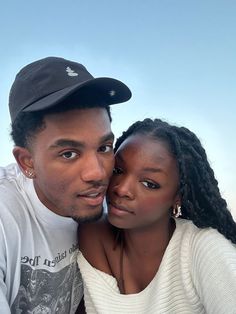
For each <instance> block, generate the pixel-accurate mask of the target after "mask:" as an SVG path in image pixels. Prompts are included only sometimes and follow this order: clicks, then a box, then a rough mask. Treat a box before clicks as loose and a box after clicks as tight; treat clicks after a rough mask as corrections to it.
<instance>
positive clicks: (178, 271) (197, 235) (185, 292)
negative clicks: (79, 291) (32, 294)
mask: <svg viewBox="0 0 236 314" xmlns="http://www.w3.org/2000/svg"><path fill="white" fill-rule="evenodd" d="M78 263H79V267H80V270H81V273H82V277H83V280H84V299H85V305H86V311H87V313H89V314H91V313H100V314H113V313H119V314H131V313H133V314H139V313H140V314H141V313H145V314H147V313H150V314H151V313H158V314H164V313H168V314H175V313H176V314H187V313H188V314H195V313H196V314H203V313H207V314H236V246H235V245H233V244H232V243H231V242H230V241H228V240H227V239H225V238H224V237H223V236H222V235H221V234H219V233H218V232H217V231H216V230H213V229H211V228H208V229H198V228H197V227H196V226H195V225H193V223H192V222H190V221H187V220H182V219H178V220H176V229H175V232H174V234H173V236H172V238H171V240H170V242H169V245H168V247H167V249H166V252H165V254H164V256H163V259H162V262H161V265H160V268H159V270H158V272H157V273H156V275H155V277H154V278H153V280H152V281H151V282H150V284H149V285H148V286H147V287H146V288H145V289H144V290H143V291H141V292H139V293H137V294H128V295H123V294H120V293H119V289H118V286H117V282H116V279H115V278H114V277H112V276H111V275H108V274H105V273H104V272H102V271H99V270H97V269H95V268H94V267H92V266H91V265H90V264H89V263H88V262H87V261H86V260H85V258H84V257H83V255H82V253H80V254H79V256H78ZM144 267H145V266H144Z"/></svg>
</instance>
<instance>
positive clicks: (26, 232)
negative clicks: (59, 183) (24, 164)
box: [0, 165, 83, 314]
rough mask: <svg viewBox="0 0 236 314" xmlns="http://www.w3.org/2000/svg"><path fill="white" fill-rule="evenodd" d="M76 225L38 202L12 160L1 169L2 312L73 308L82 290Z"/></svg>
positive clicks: (36, 312)
mask: <svg viewBox="0 0 236 314" xmlns="http://www.w3.org/2000/svg"><path fill="white" fill-rule="evenodd" d="M77 228H78V224H77V223H76V222H75V221H74V220H73V219H71V218H65V217H62V216H59V215H57V214H55V213H53V212H52V211H50V210H49V209H48V208H46V207H45V206H44V205H43V204H42V203H41V202H40V201H39V199H38V197H37V195H36V193H35V190H34V186H33V181H32V180H29V179H27V178H26V177H25V176H24V175H23V174H22V173H21V172H20V170H19V169H18V167H17V166H16V165H10V166H8V167H6V168H0V309H1V313H4V314H8V313H12V314H14V313H27V314H28V313H32V314H39V313H40V314H44V313H45V314H46V313H58V314H59V313H61V314H62V313H63V314H65V313H71V314H72V313H75V311H76V309H77V307H78V304H79V302H80V300H81V298H82V295H83V286H82V279H81V275H80V272H79V269H78V266H77V263H76V259H77V253H78V244H77Z"/></svg>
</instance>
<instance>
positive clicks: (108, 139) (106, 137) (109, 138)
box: [100, 132, 115, 143]
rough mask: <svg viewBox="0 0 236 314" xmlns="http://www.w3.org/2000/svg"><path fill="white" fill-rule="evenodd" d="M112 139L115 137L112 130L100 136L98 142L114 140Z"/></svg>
mask: <svg viewBox="0 0 236 314" xmlns="http://www.w3.org/2000/svg"><path fill="white" fill-rule="evenodd" d="M114 139H115V135H114V134H113V133H112V132H110V133H108V134H106V135H104V136H102V137H101V140H100V142H101V143H104V142H107V141H114Z"/></svg>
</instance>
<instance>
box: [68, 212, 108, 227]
mask: <svg viewBox="0 0 236 314" xmlns="http://www.w3.org/2000/svg"><path fill="white" fill-rule="evenodd" d="M102 215H103V209H101V210H100V212H99V213H96V214H93V215H84V216H77V217H72V218H73V219H74V220H75V221H76V222H78V223H79V224H81V223H87V222H93V221H97V220H99V219H100V218H101V217H102Z"/></svg>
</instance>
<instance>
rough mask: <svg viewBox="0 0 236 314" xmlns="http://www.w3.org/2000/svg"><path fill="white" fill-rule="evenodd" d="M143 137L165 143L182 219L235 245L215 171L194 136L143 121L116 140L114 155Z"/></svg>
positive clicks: (234, 231)
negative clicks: (172, 161) (173, 167)
mask: <svg viewBox="0 0 236 314" xmlns="http://www.w3.org/2000/svg"><path fill="white" fill-rule="evenodd" d="M134 134H143V135H147V136H148V137H151V138H154V139H158V140H161V141H164V142H165V143H166V144H167V145H168V148H169V150H170V153H171V154H172V155H173V156H174V157H175V158H176V161H177V167H178V169H179V194H180V197H181V211H182V218H185V219H189V220H192V221H193V223H194V224H195V225H196V226H197V227H199V228H208V227H212V228H214V229H217V230H218V231H219V232H220V233H221V234H223V235H224V236H225V237H226V238H227V239H229V240H231V241H232V242H233V243H236V223H235V222H234V220H233V218H232V215H231V213H230V211H229V210H228V208H227V203H226V201H225V200H224V199H223V198H222V196H221V194H220V191H219V188H218V182H217V180H216V178H215V175H214V171H213V169H212V168H211V166H210V164H209V162H208V159H207V155H206V152H205V150H204V148H203V147H202V145H201V142H200V140H199V139H198V138H197V136H196V135H195V134H194V133H193V132H191V131H190V130H188V129H187V128H185V127H177V126H173V125H170V124H168V123H167V122H164V121H162V120H160V119H154V120H152V119H145V120H143V121H137V122H135V123H134V124H133V125H131V126H130V127H129V128H128V130H127V131H125V132H123V134H122V135H121V137H119V138H118V139H117V142H116V145H115V151H117V149H118V148H119V146H120V145H121V144H122V142H123V141H124V140H125V139H126V138H128V137H129V136H131V135H134Z"/></svg>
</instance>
